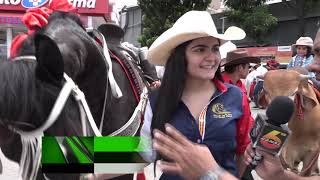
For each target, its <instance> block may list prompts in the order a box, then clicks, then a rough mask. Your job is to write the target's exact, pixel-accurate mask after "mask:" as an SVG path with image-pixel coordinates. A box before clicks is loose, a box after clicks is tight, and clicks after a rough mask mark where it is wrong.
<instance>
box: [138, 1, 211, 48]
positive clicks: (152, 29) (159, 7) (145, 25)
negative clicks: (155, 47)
mask: <svg viewBox="0 0 320 180" xmlns="http://www.w3.org/2000/svg"><path fill="white" fill-rule="evenodd" d="M210 3H211V0H138V5H139V6H140V8H141V10H142V14H143V15H142V33H141V35H140V37H139V38H138V41H139V42H140V43H141V45H142V46H148V47H149V46H150V45H151V44H152V43H153V41H154V40H155V39H156V38H157V37H159V35H160V34H162V33H163V32H164V31H166V30H167V29H169V28H170V27H171V26H172V25H173V23H174V22H175V21H176V20H177V19H178V18H179V17H180V16H181V15H183V14H184V13H186V12H187V11H190V10H206V9H207V7H208V5H209V4H210Z"/></svg>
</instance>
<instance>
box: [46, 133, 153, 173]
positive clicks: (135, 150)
mask: <svg viewBox="0 0 320 180" xmlns="http://www.w3.org/2000/svg"><path fill="white" fill-rule="evenodd" d="M142 141H146V140H145V139H143V138H141V137H131V136H130V137H127V136H114V137H76V136H70V137H55V136H45V137H43V138H42V157H41V163H42V172H43V173H110V174H115V173H119V174H128V173H136V172H139V171H141V170H143V168H144V167H146V166H147V165H148V163H146V162H145V161H144V160H143V159H142V157H141V156H140V155H139V153H141V152H144V149H143V147H142V146H140V145H139V144H140V143H141V142H142Z"/></svg>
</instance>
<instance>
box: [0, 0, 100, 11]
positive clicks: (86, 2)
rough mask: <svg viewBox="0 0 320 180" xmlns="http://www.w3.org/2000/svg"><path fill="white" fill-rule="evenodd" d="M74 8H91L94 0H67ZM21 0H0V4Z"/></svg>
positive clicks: (18, 2) (94, 2)
mask: <svg viewBox="0 0 320 180" xmlns="http://www.w3.org/2000/svg"><path fill="white" fill-rule="evenodd" d="M69 2H70V3H71V4H72V6H73V7H75V8H89V9H93V8H95V7H96V0H69ZM20 3H21V0H0V4H5V5H19V4H20Z"/></svg>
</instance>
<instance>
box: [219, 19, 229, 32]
mask: <svg viewBox="0 0 320 180" xmlns="http://www.w3.org/2000/svg"><path fill="white" fill-rule="evenodd" d="M226 18H227V17H226V16H223V17H221V18H220V19H221V20H222V28H221V29H222V33H224V19H226Z"/></svg>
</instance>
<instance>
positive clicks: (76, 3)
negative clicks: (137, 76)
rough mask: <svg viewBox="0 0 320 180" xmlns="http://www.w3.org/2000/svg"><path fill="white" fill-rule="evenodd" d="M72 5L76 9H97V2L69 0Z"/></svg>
mask: <svg viewBox="0 0 320 180" xmlns="http://www.w3.org/2000/svg"><path fill="white" fill-rule="evenodd" d="M69 2H70V3H72V5H73V7H75V8H80V7H82V8H89V9H92V8H95V7H96V0H69Z"/></svg>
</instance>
